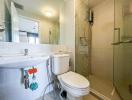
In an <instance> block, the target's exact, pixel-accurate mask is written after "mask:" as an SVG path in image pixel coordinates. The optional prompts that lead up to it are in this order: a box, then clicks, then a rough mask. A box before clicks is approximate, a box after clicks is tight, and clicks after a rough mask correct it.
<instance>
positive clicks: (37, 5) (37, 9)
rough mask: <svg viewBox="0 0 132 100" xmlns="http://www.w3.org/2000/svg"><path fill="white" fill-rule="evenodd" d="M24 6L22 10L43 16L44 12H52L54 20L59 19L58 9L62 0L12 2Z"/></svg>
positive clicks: (21, 0)
mask: <svg viewBox="0 0 132 100" xmlns="http://www.w3.org/2000/svg"><path fill="white" fill-rule="evenodd" d="M13 1H15V2H16V3H18V4H21V5H23V6H24V10H25V11H28V12H31V13H35V14H37V15H39V16H44V14H43V13H44V11H45V10H46V11H47V10H50V11H51V10H52V12H53V13H54V18H57V17H59V9H60V5H61V3H62V2H63V0H13Z"/></svg>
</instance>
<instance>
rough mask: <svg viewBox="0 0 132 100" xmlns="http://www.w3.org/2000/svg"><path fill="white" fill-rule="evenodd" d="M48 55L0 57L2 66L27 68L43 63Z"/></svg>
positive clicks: (0, 66) (0, 65)
mask: <svg viewBox="0 0 132 100" xmlns="http://www.w3.org/2000/svg"><path fill="white" fill-rule="evenodd" d="M48 58H49V57H48V56H10V57H0V68H17V69H19V68H26V67H32V66H36V65H38V64H40V63H43V62H44V61H45V60H46V59H48Z"/></svg>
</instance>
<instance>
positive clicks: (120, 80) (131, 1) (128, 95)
mask: <svg viewBox="0 0 132 100" xmlns="http://www.w3.org/2000/svg"><path fill="white" fill-rule="evenodd" d="M113 46H114V85H115V87H116V90H117V91H118V93H119V95H120V96H121V98H122V99H123V100H132V72H131V71H132V0H115V30H114V43H113Z"/></svg>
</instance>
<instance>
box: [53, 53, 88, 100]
mask: <svg viewBox="0 0 132 100" xmlns="http://www.w3.org/2000/svg"><path fill="white" fill-rule="evenodd" d="M69 60H70V56H69V54H55V55H53V56H52V72H53V74H54V75H56V76H57V78H58V80H59V82H60V84H61V89H62V90H65V91H66V92H67V99H66V100H83V96H85V95H87V94H89V91H90V88H89V86H90V83H89V81H88V80H87V79H86V78H85V77H84V76H82V75H80V74H77V73H75V72H72V71H69Z"/></svg>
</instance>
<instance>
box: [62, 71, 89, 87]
mask: <svg viewBox="0 0 132 100" xmlns="http://www.w3.org/2000/svg"><path fill="white" fill-rule="evenodd" d="M60 78H61V80H62V81H63V82H64V83H65V84H67V85H69V86H71V87H74V88H79V89H84V88H87V87H89V81H88V80H87V79H86V78H85V77H83V76H82V75H80V74H77V73H75V72H71V71H70V72H67V73H65V74H63V75H61V76H60Z"/></svg>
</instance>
